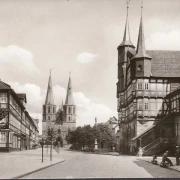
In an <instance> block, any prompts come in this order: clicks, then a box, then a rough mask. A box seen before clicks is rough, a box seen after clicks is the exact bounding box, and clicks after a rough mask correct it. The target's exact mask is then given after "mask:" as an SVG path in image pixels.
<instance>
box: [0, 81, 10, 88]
mask: <svg viewBox="0 0 180 180" xmlns="http://www.w3.org/2000/svg"><path fill="white" fill-rule="evenodd" d="M0 89H11V86H10V85H8V84H6V83H4V82H3V81H1V80H0Z"/></svg>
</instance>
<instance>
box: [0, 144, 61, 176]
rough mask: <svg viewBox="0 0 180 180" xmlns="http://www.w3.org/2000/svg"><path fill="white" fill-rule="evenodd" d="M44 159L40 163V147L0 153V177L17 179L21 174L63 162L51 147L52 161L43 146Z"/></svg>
mask: <svg viewBox="0 0 180 180" xmlns="http://www.w3.org/2000/svg"><path fill="white" fill-rule="evenodd" d="M43 159H44V161H43V163H42V149H41V148H39V149H33V150H24V151H17V152H11V153H1V154H0V162H1V163H0V179H13V178H14V179H17V178H20V177H21V176H23V175H27V174H29V173H32V172H36V171H38V170H41V169H44V168H47V167H49V166H52V165H55V164H57V163H60V162H63V161H64V160H63V159H62V158H60V155H59V154H58V153H57V152H56V151H55V150H54V149H53V151H52V161H50V154H49V152H48V154H47V149H46V148H44V158H43Z"/></svg>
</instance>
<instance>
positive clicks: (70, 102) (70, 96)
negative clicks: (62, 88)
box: [65, 72, 74, 105]
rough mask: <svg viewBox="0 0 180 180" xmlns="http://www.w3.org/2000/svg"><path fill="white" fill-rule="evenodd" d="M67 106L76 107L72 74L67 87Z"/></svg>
mask: <svg viewBox="0 0 180 180" xmlns="http://www.w3.org/2000/svg"><path fill="white" fill-rule="evenodd" d="M65 104H66V105H74V99H73V92H72V84H71V72H69V82H68V87H67V94H66V102H65Z"/></svg>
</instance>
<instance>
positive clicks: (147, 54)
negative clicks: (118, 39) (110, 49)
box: [117, 8, 180, 154]
mask: <svg viewBox="0 0 180 180" xmlns="http://www.w3.org/2000/svg"><path fill="white" fill-rule="evenodd" d="M143 26H144V25H143V15H142V14H141V20H140V26H139V34H138V42H137V47H136V48H135V46H134V45H133V44H132V42H131V39H130V32H129V23H128V8H127V17H126V24H125V31H124V37H123V41H122V43H121V44H120V45H119V46H118V48H117V49H118V82H117V111H118V120H119V128H120V132H119V134H120V135H119V151H120V152H122V153H128V154H137V153H138V151H139V148H141V149H143V148H145V147H146V148H145V149H143V150H144V152H145V151H146V154H148V153H150V154H151V153H152V151H151V149H152V146H154V144H155V143H157V142H158V141H160V140H161V142H162V141H163V143H165V142H168V143H169V144H168V143H166V145H167V144H168V145H167V146H166V147H165V146H164V147H162V144H163V143H162V144H161V143H159V144H161V147H162V148H159V151H158V152H160V151H163V150H164V149H165V148H167V147H169V146H172V147H173V146H175V144H173V143H172V137H174V134H173V133H175V129H174V127H175V124H174V123H171V125H168V124H166V123H165V121H164V119H166V118H167V117H170V114H171V113H169V110H170V108H169V106H168V105H167V103H165V102H168V103H170V102H171V103H170V104H171V105H170V107H171V111H174V109H173V108H175V106H176V107H177V104H178V103H176V102H177V101H176V100H177V97H176V96H172V98H173V99H171V100H170V99H168V97H169V96H170V94H171V93H172V92H174V90H175V89H176V88H177V87H178V86H179V83H180V51H163V50H146V48H145V38H144V27H143ZM175 99H176V100H175ZM175 101H176V102H175ZM163 113H164V114H163ZM171 117H172V115H171ZM167 121H168V120H167ZM177 121H178V120H176V121H175V120H174V121H173V122H177ZM162 122H163V124H164V125H163V126H162ZM176 124H177V123H176ZM176 126H177V125H176ZM156 127H163V128H161V130H156ZM155 131H157V132H156V133H155ZM150 132H151V133H150ZM170 132H171V133H172V136H169V139H167V138H166V139H164V140H162V139H159V138H160V137H161V135H162V136H168V135H169V134H170ZM158 133H160V134H158ZM161 133H162V134H161ZM163 134H164V135H163ZM142 137H143V138H142ZM167 140H168V141H167ZM177 142H178V141H177ZM177 142H174V143H177ZM153 143H154V144H153ZM157 149H158V148H157Z"/></svg>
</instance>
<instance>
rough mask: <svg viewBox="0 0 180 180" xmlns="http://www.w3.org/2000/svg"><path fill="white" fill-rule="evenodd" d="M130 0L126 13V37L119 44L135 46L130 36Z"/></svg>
mask: <svg viewBox="0 0 180 180" xmlns="http://www.w3.org/2000/svg"><path fill="white" fill-rule="evenodd" d="M129 1H130V0H127V2H126V4H127V14H126V24H125V29H124V37H123V41H122V43H121V44H120V45H119V46H133V47H134V45H133V44H132V42H131V38H130V30H129V21H128V11H129Z"/></svg>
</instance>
